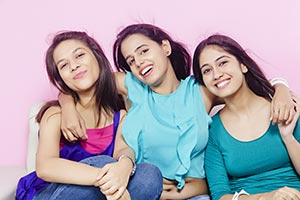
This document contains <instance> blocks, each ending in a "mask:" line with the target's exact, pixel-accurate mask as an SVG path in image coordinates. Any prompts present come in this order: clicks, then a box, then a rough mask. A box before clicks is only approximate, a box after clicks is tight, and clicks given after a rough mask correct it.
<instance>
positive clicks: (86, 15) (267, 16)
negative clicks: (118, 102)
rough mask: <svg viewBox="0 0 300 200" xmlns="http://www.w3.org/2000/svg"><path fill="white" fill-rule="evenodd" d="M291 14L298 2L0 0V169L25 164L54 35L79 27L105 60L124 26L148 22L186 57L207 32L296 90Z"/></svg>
mask: <svg viewBox="0 0 300 200" xmlns="http://www.w3.org/2000/svg"><path fill="white" fill-rule="evenodd" d="M103 2H105V3H103ZM299 10H300V1H299V0H278V1H271V0H266V1H261V0H252V1H240V0H227V1H217V0H210V1H201V0H189V1H181V0H177V1H176V0H164V1H161V0H151V1H138V0H127V1H126V0H125V1H117V0H110V1H98V0H89V1H77V0H52V1H39V0H26V1H17V0H0V25H1V37H0V45H1V46H0V58H1V60H0V63H1V64H0V66H1V71H2V72H3V76H2V78H1V79H0V83H1V85H2V93H1V111H2V115H1V138H2V144H1V145H0V152H1V159H0V164H1V165H10V164H16V165H24V164H25V155H26V154H25V153H26V149H27V137H28V125H27V124H28V111H29V108H30V106H31V105H32V104H34V103H36V102H40V101H45V100H47V99H50V98H54V97H56V90H55V89H53V88H52V87H50V85H49V83H48V80H47V76H46V73H45V69H44V54H45V51H46V48H47V46H48V41H49V38H51V36H52V35H53V34H54V33H55V32H57V31H59V30H69V29H76V30H86V31H87V32H88V33H89V34H91V35H93V36H94V37H95V39H97V40H98V41H99V43H100V44H101V45H102V47H103V48H104V49H105V51H106V53H107V56H108V57H109V59H110V60H112V56H111V53H112V51H111V47H112V44H113V41H114V37H115V35H116V33H117V32H118V30H119V29H120V28H121V27H123V26H125V25H127V24H129V23H134V22H147V23H154V24H156V25H158V26H160V27H162V28H164V29H166V30H168V31H169V33H171V35H172V36H174V38H177V39H179V40H180V41H182V42H184V43H185V44H187V45H188V47H189V49H190V51H191V52H192V51H193V50H194V48H195V46H196V44H197V43H198V42H199V41H200V40H201V39H203V38H204V37H206V36H208V35H209V34H211V33H215V32H219V33H223V34H228V35H230V36H232V37H234V38H235V39H237V40H238V41H239V42H240V43H241V44H242V45H243V46H244V47H246V48H247V49H249V50H251V52H253V53H252V55H253V56H254V58H255V59H256V60H257V61H258V62H259V63H260V64H262V66H263V67H264V69H265V71H266V72H267V74H268V76H269V77H274V76H281V77H285V78H287V79H288V80H289V83H290V87H291V88H292V89H293V90H295V91H296V92H298V93H300V84H299V83H300V80H299V78H298V77H299V75H298V74H299V70H298V73H297V72H296V69H297V68H296V67H299V66H300V38H299V36H300V26H299V19H300V13H299ZM10 149H12V150H10ZM8 152H9V153H8Z"/></svg>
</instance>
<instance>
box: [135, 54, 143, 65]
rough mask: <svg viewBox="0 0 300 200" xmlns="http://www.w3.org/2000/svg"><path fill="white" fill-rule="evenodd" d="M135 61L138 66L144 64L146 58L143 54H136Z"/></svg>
mask: <svg viewBox="0 0 300 200" xmlns="http://www.w3.org/2000/svg"><path fill="white" fill-rule="evenodd" d="M135 63H136V65H137V66H138V67H140V66H142V65H143V63H144V59H143V58H142V57H141V56H136V58H135Z"/></svg>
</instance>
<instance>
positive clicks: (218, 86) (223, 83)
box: [216, 79, 230, 88]
mask: <svg viewBox="0 0 300 200" xmlns="http://www.w3.org/2000/svg"><path fill="white" fill-rule="evenodd" d="M229 81H230V80H229V79H227V80H224V81H222V82H219V83H217V84H216V87H217V88H223V87H225V86H226V85H227V84H228V83H229Z"/></svg>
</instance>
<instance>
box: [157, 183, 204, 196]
mask: <svg viewBox="0 0 300 200" xmlns="http://www.w3.org/2000/svg"><path fill="white" fill-rule="evenodd" d="M202 194H208V188H207V184H206V180H205V179H200V178H186V179H185V184H184V187H183V188H182V189H181V190H178V189H177V187H176V184H175V183H174V182H173V181H169V180H166V179H164V180H163V192H162V194H161V196H160V200H165V199H174V200H175V199H187V198H191V197H194V196H198V195H202Z"/></svg>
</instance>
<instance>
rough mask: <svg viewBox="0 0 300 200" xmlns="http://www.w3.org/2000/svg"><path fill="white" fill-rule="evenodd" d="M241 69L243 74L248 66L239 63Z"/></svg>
mask: <svg viewBox="0 0 300 200" xmlns="http://www.w3.org/2000/svg"><path fill="white" fill-rule="evenodd" d="M241 69H242V72H243V73H244V74H246V73H247V72H248V68H247V67H246V65H244V64H241Z"/></svg>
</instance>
